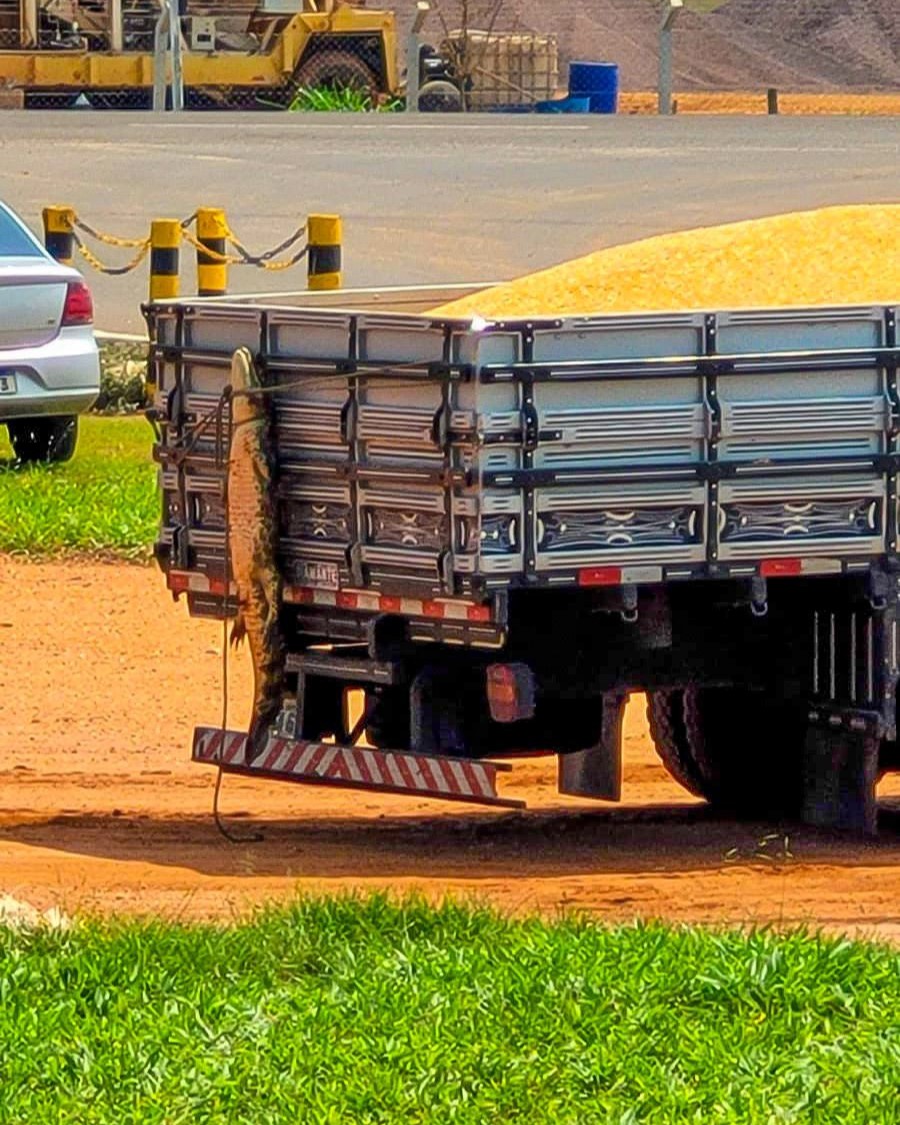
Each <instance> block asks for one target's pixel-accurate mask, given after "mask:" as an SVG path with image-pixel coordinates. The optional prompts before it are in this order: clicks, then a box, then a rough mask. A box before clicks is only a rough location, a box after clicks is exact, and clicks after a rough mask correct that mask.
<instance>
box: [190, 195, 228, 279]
mask: <svg viewBox="0 0 900 1125" xmlns="http://www.w3.org/2000/svg"><path fill="white" fill-rule="evenodd" d="M227 238H228V223H227V222H226V220H225V212H224V211H220V210H219V208H217V207H199V208H198V209H197V241H198V242H200V243H202V244H203V246H205V247H206V249H207V250H211V251H212V253H213V255H216V256H215V257H211V256H210V255H209V254H205V253H204V252H203V251H202V250H200V249H199V248H198V250H197V293H198V294H199V296H201V297H223V296H224V295H225V294H226V293H227V292H228V263H227V262H221V261H219V260H218V259H219V258H222V257H224V256H225V250H226V247H227V241H226V240H227Z"/></svg>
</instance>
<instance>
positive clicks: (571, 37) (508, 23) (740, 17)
mask: <svg viewBox="0 0 900 1125" xmlns="http://www.w3.org/2000/svg"><path fill="white" fill-rule="evenodd" d="M385 6H390V7H392V8H393V9H394V10H395V11H396V12H397V16H398V19H399V20H400V22H401V26H402V27H404V28H405V27H406V26H408V24H409V22H410V21H411V19H412V17H413V13H414V11H415V10H416V0H394V2H393V3H390V4H386V5H385ZM664 6H667V3H666V2H664V0H565V3H547V0H499V3H498V2H497V0H468V2H467V0H431V8H432V13H431V14H430V16H429V19H428V22H427V23H426V26H425V29H424V33H425V36H426V37H430V38H431V39H432V40H437V39H440V38H441V36H442V34H444V32H445V29H446V28H447V27H450V28H458V27H462V26H468V27H470V28H481V29H484V28H491V29H493V30H494V31H496V32H520V33H535V34H539V35H555V36H556V37H557V39H558V42H559V59H560V73H561V79H562V84H563V85H564V86H565V85H566V81H567V72H568V64H569V63H570V62H571V61H572V60H573V59H593V60H605V61H610V62H615V63H617V64H618V65H619V68H620V75H621V85H622V89H623V90H625V91H627V92H636V91H652V90H654V89H655V88H656V83H657V68H658V57H659V24H660V14H661V10H662V8H663V7H664ZM691 6H692V4H691V0H685V9H688V8H690V7H691ZM693 6H694V7H698V8H699V7H703V8H705V9H713V8H715V9H716V10H708V11H702V12H701V11H689V10H685V11H684V12H683V13H682V14H681V15H680V16H679V18H678V21H677V24H676V27H675V34H674V46H675V86H676V89H677V90H678V91H697V92H702V91H711V90H718V91H743V90H748V91H753V90H761V91H763V92H764V91H765V89H766V88H767V87H778V88H779V89H782V90H785V91H790V90H795V91H806V92H827V91H856V92H865V91H884V92H897V93H900V3H897V0H853V3H852V4H848V3H847V2H846V0H728V2H727V3H724V2H723V0H718V2H717V0H696V2H695V3H694V5H693Z"/></svg>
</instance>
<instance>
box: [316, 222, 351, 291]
mask: <svg viewBox="0 0 900 1125" xmlns="http://www.w3.org/2000/svg"><path fill="white" fill-rule="evenodd" d="M307 239H308V242H309V270H308V280H307V284H308V287H309V288H310V289H340V288H341V287H342V286H343V284H344V277H343V273H342V269H343V249H342V246H343V241H344V228H343V223H342V222H341V217H340V215H310V216H309V219H308V220H307Z"/></svg>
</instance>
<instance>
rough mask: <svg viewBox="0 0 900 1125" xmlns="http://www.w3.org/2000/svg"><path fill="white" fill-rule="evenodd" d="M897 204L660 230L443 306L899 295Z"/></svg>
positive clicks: (790, 302)
mask: <svg viewBox="0 0 900 1125" xmlns="http://www.w3.org/2000/svg"><path fill="white" fill-rule="evenodd" d="M898 224H900V205H897V204H893V205H887V204H886V205H884V206H870V205H866V206H854V207H826V208H823V209H821V210H817V211H800V212H795V213H793V214H788V215H775V216H772V217H770V218H765V219H754V220H751V221H749V222H742V223H728V224H726V225H724V226H717V227H708V228H705V229H701V230H689V231H679V232H677V233H675V234H662V235H658V236H657V237H655V238H646V239H643V240H641V241H640V242H632V243H628V244H626V245H623V246H611V247H609V248H607V249H604V250H599V251H597V252H596V253H594V254H589V255H587V257H584V258H578V259H576V260H575V261H571V262H564V263H562V264H561V265H558V266H553V267H552V268H551V269H547V270H541V271H540V272H538V273H533V274H530V275H528V276H527V277H522V278H519V279H518V280H516V281H511V282H509V283H507V284H505V285H500V286H498V287H497V288H495V289H490V290H488V291H486V292H481V293H476V294H470V295H468V296H465V297H463V298H461V299H459V300H456V301H453V302H450V303H449V304H447V305H445V306H443V307H441V308H439V309H436V310H435V312H436V313H438V314H440V315H441V316H482V317H489V318H496V317H505V316H557V315H560V316H575V315H578V314H583V313H603V312H610V313H613V312H627V313H636V312H654V311H662V310H680V309H707V308H709V309H716V308H720V309H721V308H729V309H735V308H779V307H780V308H787V307H803V306H806V307H810V306H813V305H842V304H851V303H853V304H856V303H860V302H864V301H872V302H873V303H875V304H879V303H887V302H890V301H894V300H896V299H897V295H898V294H900V253H898V251H897V245H896V230H897V226H898Z"/></svg>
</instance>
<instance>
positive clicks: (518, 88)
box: [0, 0, 900, 112]
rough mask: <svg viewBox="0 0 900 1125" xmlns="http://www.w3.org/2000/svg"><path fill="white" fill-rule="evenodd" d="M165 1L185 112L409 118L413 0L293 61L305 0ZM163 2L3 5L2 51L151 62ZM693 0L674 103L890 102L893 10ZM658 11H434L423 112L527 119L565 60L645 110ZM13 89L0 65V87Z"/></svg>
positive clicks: (625, 7)
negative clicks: (117, 54)
mask: <svg viewBox="0 0 900 1125" xmlns="http://www.w3.org/2000/svg"><path fill="white" fill-rule="evenodd" d="M173 2H174V3H175V4H176V5H177V7H178V10H179V11H180V13H181V14H180V16H179V19H178V30H179V42H180V47H181V50H182V52H183V57H184V83H185V84H184V105H185V107H186V108H189V109H222V108H235V109H256V110H266V109H284V108H292V109H295V110H309V111H315V110H325V109H328V110H340V109H343V110H354V111H359V110H378V111H394V110H399V109H402V108H403V107H404V95H405V91H406V83H405V75H406V70H407V62H408V61H411V60H413V58H414V57H415V56H414V55H413V54H412V53H410V52H409V51H408V47H409V40H408V38H407V33H408V31H409V29H410V27H411V24H412V21H413V19H414V18H415V15H416V12H417V11H418V7H417V4H418V0H377V2H376V0H369V4H368V5H367V6H366V7H364V8H362V9H360V11H361V12H366V13H369V14H370V15H371V16H372V17H373V21H372V24H371V25H370V26H369V30H368V31H362V32H360V31H358V30H356V31H353V32H352V33H349V32H348V29H347V27H346V26H341V27H337V28H336V29H335V31H334V33H330V32H326V33H324V34H322V33H321V32H319V33H317V34H316V35H314V36H313V37H312V38H310V39H309V40H308V41H307V42H304V43H303V45H302V46H299V45H298V46H297V48H296V56H295V57H292V58H291V59H290V60H289V61H288V62H287V63H285V62H284V61H283V60H282V58H281V51H280V46H279V45H280V43H281V41H282V38H283V32H284V30H285V28H286V27H288V25H289V24H290V22H291V20H292V19H293V18H294V17H296V15H297V13H298V10H299V8H300V7H301V6H302V5H303V4H304V3H306V10H307V12H308V13H310V12H311V11H312V8H313V5H312V4H310V3H309V0H173ZM160 3H161V0H124V6H123V8H122V9H121V19H118V18H113V12H114V8H113V7H112V0H27V2H24V3H22V2H20V0H0V51H7V52H9V51H12V52H16V51H22V52H25V51H28V50H33V49H34V47H35V46H38V47H39V48H41V49H45V50H52V51H55V52H59V53H61V54H62V55H65V54H66V53H67V52H71V53H72V55H73V57H75V56H77V55H78V54H79V53H81V52H83V51H86V50H94V51H109V50H122V51H125V52H138V53H143V54H144V55H145V56H146V55H147V54H149V53H152V52H153V48H154V32H155V28H156V24H157V20H158V18H159V13H160ZM665 4H668V0H665ZM686 4H687V6H688V7H690V6H691V0H686ZM694 4H695V6H697V5H702V6H704V7H705V8H706V9H714V10H706V11H703V12H700V11H694V10H685V11H684V12H683V13H682V14H680V15H679V17H678V19H677V22H676V24H675V26H674V30H673V52H674V89H675V92H676V96H677V97H678V98H679V103H680V106H681V107H682V108H686V109H690V108H703V107H704V102H703V101H702V95H705V94H707V93H709V92H711V91H715V92H718V93H722V92H742V91H747V92H751V93H753V95H754V97H756V98H758V99H759V108H761V109H763V110H764V109H765V106H766V90H767V88H771V87H774V88H778V89H779V90H781V91H784V92H788V91H797V92H801V93H808V94H811V93H822V92H842V93H857V94H861V93H864V92H878V91H883V92H890V93H900V4H898V3H897V0H854V3H853V5H852V6H851V5H848V4H847V3H846V0H802V2H801V0H728V3H718V4H717V0H694ZM664 6H665V5H664V0H566V2H565V3H548V2H547V0H430V11H429V12H428V14H427V16H426V18H425V22H424V25H423V27H422V29H421V35H420V43H421V46H422V48H423V54H422V58H421V63H420V65H421V70H422V74H421V79H422V82H423V84H424V85H425V87H427V89H425V90H424V94H423V105H422V108H424V109H433V110H449V109H470V110H478V111H491V110H503V111H511V110H516V109H523V110H524V109H528V108H531V107H533V106H534V105H535V103H536V102H539V101H541V100H545V99H546V100H550V99H552V98H554V97H556V96H559V95H560V94H563V93H565V91H566V89H567V86H568V77H569V63H570V62H571V61H572V60H574V59H588V60H606V61H610V62H614V63H616V64H617V65H618V67H619V78H620V85H621V89H622V91H623V92H624V97H623V100H622V103H621V106H620V108H621V109H622V110H623V111H625V112H628V111H632V112H641V111H646V110H648V109H652V108H653V104H654V103H653V101H652V93H651V92H652V91H655V90H656V87H657V83H658V67H659V57H660V15H661V11H662V9H663V7H664ZM318 8H319V9H321V8H322V0H319V4H318ZM378 8H384V9H386V10H390V11H393V12H395V13H396V17H397V24H398V30H399V34H398V36H397V38H396V41H395V40H394V37H393V35H392V34H389V33H387V32H385V31H384V29H383V28H381V27H380V26H378V19H377V17H378V12H377V9H378ZM851 9H852V10H851ZM28 11H30V12H32V13H33V12H35V11H36V12H37V13H38V16H37V19H36V21H34V22H35V26H30V25H29V23H28V21H25V23H24V25H23V18H22V13H23V12H28ZM313 14H314V13H313ZM388 56H391V57H388ZM134 57H135V58H136V56H134ZM134 66H135V68H137V67H138V64H137V63H136V62H135V63H134ZM417 69H418V68H417ZM122 73H125V72H122ZM135 73H137V70H136V71H135ZM8 82H9V79H8V76H7V75H5V74H4V72H3V69H2V67H0V92H2V90H3V88H4V86H5V84H7V83H8ZM170 97H171V95H170ZM642 98H643V99H644V100H642ZM648 99H649V100H648ZM692 99H693V100H692ZM152 100H153V94H152V87H151V85H150V84H149V83H148V79H147V74H146V67H145V68H144V72H143V76H142V78H141V79H140V80H132V79H129V80H128V81H125V80H124V79H123V80H122V81H121V82H120V84H118V85H117V84H115V83H109V82H107V83H106V84H105V85H102V86H96V85H95V86H93V87H92V88H91V89H90V90H87V91H85V92H84V94H83V95H82V96H81V97H80V98H79V93H78V91H77V90H74V91H73V90H63V89H61V88H60V87H59V86H52V85H48V86H46V87H43V88H41V87H29V89H28V92H27V102H28V104H31V105H43V106H55V107H62V106H69V105H74V104H76V102H78V104H81V105H85V104H89V105H90V106H91V107H94V108H103V109H119V108H121V109H138V108H149V107H150V106H151V104H152ZM645 103H646V104H645ZM719 104H720V106H721V107H722V108H729V107H728V105H727V104H726V103H721V102H720V103H719ZM754 104H755V103H754ZM733 108H740V105H739V104H738V103H737V102H735V104H734V107H733Z"/></svg>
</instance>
